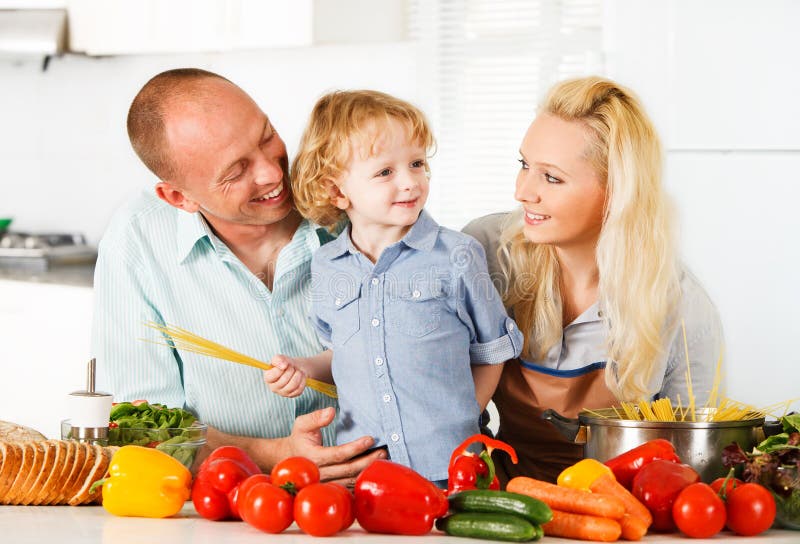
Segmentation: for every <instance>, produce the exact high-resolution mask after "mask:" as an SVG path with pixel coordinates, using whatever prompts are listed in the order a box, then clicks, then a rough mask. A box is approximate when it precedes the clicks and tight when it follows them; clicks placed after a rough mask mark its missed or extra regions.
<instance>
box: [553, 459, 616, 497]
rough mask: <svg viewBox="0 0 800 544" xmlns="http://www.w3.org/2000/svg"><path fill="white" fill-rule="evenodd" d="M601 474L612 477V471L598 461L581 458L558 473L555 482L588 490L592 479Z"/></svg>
mask: <svg viewBox="0 0 800 544" xmlns="http://www.w3.org/2000/svg"><path fill="white" fill-rule="evenodd" d="M603 474H608V475H610V476H611V477H612V478H613V477H614V473H613V472H612V471H611V469H610V468H608V467H607V466H605V465H604V464H603V463H601V462H600V461H597V460H595V459H583V460H581V461H578V462H577V463H575V464H574V465H572V466H571V467H567V468H565V469H564V470H563V471H562V472H561V474H559V475H558V480H556V483H557V484H558V485H560V486H564V487H571V488H573V489H583V490H585V491H589V488H590V487H591V486H592V484H593V483H594V481H595V480H596V479H597V478H599V477H600V476H602V475H603Z"/></svg>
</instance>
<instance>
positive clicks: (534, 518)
mask: <svg viewBox="0 0 800 544" xmlns="http://www.w3.org/2000/svg"><path fill="white" fill-rule="evenodd" d="M448 500H449V501H450V508H452V509H453V510H455V511H457V512H485V513H496V514H515V515H517V516H521V517H523V518H525V519H526V520H528V521H530V522H531V523H532V524H534V525H541V524H542V523H547V522H548V521H550V520H551V519H553V512H552V510H550V507H549V506H547V504H545V503H544V502H542V501H540V500H539V499H534V498H533V497H528V496H527V495H522V494H520V493H511V492H509V491H493V490H490V489H470V490H467V491H461V492H460V493H454V494H453V495H450V497H448Z"/></svg>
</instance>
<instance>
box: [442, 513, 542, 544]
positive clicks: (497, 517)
mask: <svg viewBox="0 0 800 544" xmlns="http://www.w3.org/2000/svg"><path fill="white" fill-rule="evenodd" d="M436 528H437V529H439V530H440V531H444V532H445V533H447V534H448V535H451V536H462V537H467V538H483V539H486V540H504V541H507V542H527V541H529V540H538V539H540V538H542V528H541V527H539V526H538V525H533V524H532V523H531V522H529V521H528V520H526V519H523V518H521V517H519V516H515V515H513V514H488V513H484V512H461V513H458V514H452V515H450V516H447V517H446V518H440V519H438V520H436Z"/></svg>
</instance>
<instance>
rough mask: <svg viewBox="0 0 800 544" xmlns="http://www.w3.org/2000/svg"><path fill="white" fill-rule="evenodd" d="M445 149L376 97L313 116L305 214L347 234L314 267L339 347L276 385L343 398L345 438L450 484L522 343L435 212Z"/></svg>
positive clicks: (471, 245)
mask: <svg viewBox="0 0 800 544" xmlns="http://www.w3.org/2000/svg"><path fill="white" fill-rule="evenodd" d="M433 145H434V140H433V136H432V134H431V131H430V129H429V127H428V123H427V121H426V119H425V117H424V115H423V114H422V112H421V111H420V110H418V109H417V108H416V107H414V106H412V105H411V104H409V103H407V102H405V101H402V100H399V99H397V98H394V97H392V96H389V95H386V94H383V93H379V92H375V91H350V92H334V93H331V94H328V95H326V96H324V97H322V98H321V99H320V100H319V101H318V102H317V104H316V106H315V107H314V109H313V111H312V113H311V118H310V120H309V124H308V126H307V128H306V130H305V133H304V135H303V138H302V140H301V143H300V151H299V153H298V154H297V157H296V158H295V161H294V164H293V165H292V190H293V192H294V198H295V203H296V205H297V208H298V210H299V211H300V212H301V213H302V214H303V215H304V216H305V217H307V218H309V219H310V220H312V221H314V222H316V223H317V224H320V225H323V226H326V227H329V228H333V227H335V226H336V225H337V224H339V223H341V222H342V221H343V220H344V219H345V218H347V219H348V220H349V225H348V226H347V227H345V229H344V231H343V232H342V233H341V234H340V235H339V237H338V238H337V239H336V240H334V241H332V242H329V243H328V244H326V245H324V246H322V247H321V248H320V249H319V250H318V251H317V253H316V254H315V255H314V257H313V260H312V264H311V273H312V288H311V290H312V297H313V298H312V302H311V304H312V307H311V314H312V315H311V318H312V321H313V322H314V324H315V325H316V329H317V332H318V334H319V337H320V339H321V340H322V342H323V344H324V345H326V346H328V347H329V348H330V349H331V350H332V351H333V354H332V361H331V353H330V351H326V352H323V353H322V354H320V355H319V356H316V357H313V358H308V359H289V358H286V357H283V356H278V357H276V358H275V359H273V362H272V363H273V365H274V368H273V369H272V370H269V371H267V372H265V381H266V382H267V383H268V384H269V386H270V388H271V389H272V390H273V391H274V392H276V393H279V394H282V395H284V396H296V395H299V394H300V392H302V390H303V386H304V380H305V378H306V377H307V376H308V377H313V378H316V379H322V380H330V378H331V371H332V377H333V380H334V382H335V383H336V386H337V389H338V395H339V406H340V414H339V420H338V426H337V441H339V442H346V441H348V440H351V439H353V438H355V437H361V436H363V435H370V436H372V437H373V438H374V439H375V444H376V446H379V447H386V448H387V449H388V453H389V457H390V459H391V460H393V461H395V462H398V463H402V464H404V465H407V466H410V467H411V468H413V469H414V470H416V471H417V472H419V473H420V474H422V475H423V476H425V477H426V478H428V479H430V480H432V481H434V482H436V483H437V484H438V485H444V486H446V482H447V465H448V461H449V458H450V454H451V453H452V451H453V449H454V448H455V447H456V446H457V445H458V444H459V443H460V442H461V441H462V440H463V439H464V438H466V437H467V436H469V435H471V434H474V433H477V432H479V427H478V423H479V417H480V413H481V411H482V410H483V409H484V407H485V406H486V404H487V403H488V402H489V400H490V399H491V396H492V394H493V393H494V390H495V388H496V386H497V382H498V381H499V379H500V374H501V372H502V363H503V362H504V361H506V360H507V359H511V358H514V357H516V356H518V355H519V353H520V350H521V347H522V335H521V334H520V332H519V330H518V329H517V327H516V325H515V323H514V321H513V320H512V319H510V318H509V317H508V315H507V314H506V311H505V309H504V307H503V304H502V302H501V300H500V297H499V295H498V293H497V291H496V290H495V288H494V285H493V284H492V282H491V279H490V277H489V274H488V271H487V266H486V258H485V255H484V252H483V249H482V247H481V245H480V244H479V243H478V242H476V241H475V240H474V239H473V238H471V237H469V236H467V235H465V234H461V233H459V232H456V231H453V230H450V229H446V228H444V227H441V226H439V225H438V224H437V223H436V222H435V221H434V220H433V219H432V218H431V217H430V215H428V214H427V212H425V211H424V209H423V207H424V205H425V201H426V199H427V197H428V186H429V177H430V172H429V169H428V163H427V157H428V152H429V151H430V150H431V149H432V148H433Z"/></svg>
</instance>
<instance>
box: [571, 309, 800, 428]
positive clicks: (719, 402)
mask: <svg viewBox="0 0 800 544" xmlns="http://www.w3.org/2000/svg"><path fill="white" fill-rule="evenodd" d="M681 328H682V329H683V345H684V350H685V354H686V373H685V375H684V376H685V379H686V389H687V391H688V393H689V399H688V401H689V402H688V405H687V406H686V407H685V408H684V407H683V406H682V404H681V397H680V395H678V398H677V406H675V407H673V405H672V400H670V399H669V398H661V399H658V400H654V401H647V400H639V401H637V402H625V401H622V402H620V406H619V408H617V407H613V411H614V416H616V418H617V419H630V420H634V421H698V420H700V421H707V422H709V421H743V420H752V419H761V418H764V417H766V416H767V415H768V414H769V415H773V416H775V417H776V418H777V417H780V416H782V415H785V414H786V412H788V411H789V407H790V405H791V404H792V403H794V402H795V401H797V400H798V399H790V400H787V401H782V402H776V403H775V404H772V405H770V406H765V407H762V408H757V407H755V406H753V405H750V404H745V403H743V402H739V401H736V400H733V399H730V398H727V397H721V396H720V395H719V388H720V385H721V383H722V353H720V356H719V359H718V360H717V366H716V370H715V372H714V382H713V384H712V387H711V391H710V393H709V396H708V400H707V401H706V403H705V405H704V406H703V408H701V409H699V410H698V409H697V408H696V405H695V395H694V389H693V387H692V373H691V370H690V368H691V367H690V365H689V345H688V342H687V340H686V327H685V325H684V324H683V323H681ZM780 408H783V411H782V413H781V414H779V413H778V412H776V411H778V410H779V409H780ZM584 412H587V413H590V414H592V415H594V416H597V417H602V418H609V417H612V416H610V415H608V413H605V414H604V413H600V412H596V411H593V410H588V409H584Z"/></svg>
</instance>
